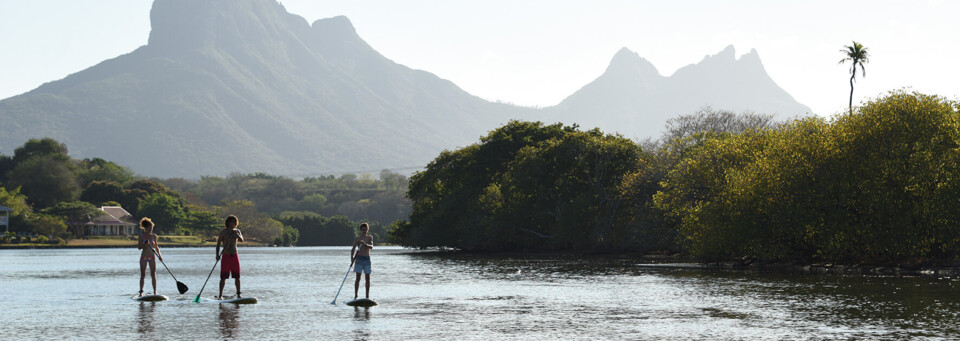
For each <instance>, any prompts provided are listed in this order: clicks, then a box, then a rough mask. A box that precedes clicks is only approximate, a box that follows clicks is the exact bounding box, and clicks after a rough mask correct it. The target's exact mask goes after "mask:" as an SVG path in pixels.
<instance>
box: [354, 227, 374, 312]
mask: <svg viewBox="0 0 960 341" xmlns="http://www.w3.org/2000/svg"><path fill="white" fill-rule="evenodd" d="M369 231H370V226H369V225H367V223H366V222H363V223H361V224H360V236H358V237H357V239H354V241H353V248H351V249H350V260H351V261H352V262H353V264H354V267H353V272H356V273H357V281H356V282H354V283H353V299H357V292H358V291H360V274H361V273H363V274H364V275H365V276H364V277H365V278H366V284H367V298H370V272H371V270H372V269H371V267H370V266H371V263H370V250H372V249H373V236H371V235H369V234H367V233H368V232H369ZM354 251H356V252H354Z"/></svg>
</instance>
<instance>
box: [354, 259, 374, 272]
mask: <svg viewBox="0 0 960 341" xmlns="http://www.w3.org/2000/svg"><path fill="white" fill-rule="evenodd" d="M354 262H355V263H354V267H353V272H356V273H361V272H362V273H365V274H369V273H370V272H371V270H372V269H371V268H370V265H371V264H370V256H357V259H356V260H355V261H354Z"/></svg>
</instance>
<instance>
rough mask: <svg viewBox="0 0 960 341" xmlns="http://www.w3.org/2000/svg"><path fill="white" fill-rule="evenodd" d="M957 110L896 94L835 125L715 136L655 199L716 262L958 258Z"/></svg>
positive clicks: (690, 244) (693, 246) (800, 124)
mask: <svg viewBox="0 0 960 341" xmlns="http://www.w3.org/2000/svg"><path fill="white" fill-rule="evenodd" d="M957 115H958V112H957V104H956V103H955V102H950V101H947V100H945V99H943V98H940V97H935V96H927V95H922V94H916V93H905V92H894V93H891V94H890V95H888V96H886V97H884V98H881V99H878V100H875V101H871V102H869V103H867V104H866V105H864V106H863V107H861V108H859V109H858V110H857V111H856V112H854V113H846V114H843V115H840V116H838V117H836V118H835V119H834V120H833V121H832V122H827V121H824V120H822V119H816V118H810V119H803V120H797V121H794V122H791V123H787V124H784V125H781V126H780V127H778V128H777V129H773V130H763V131H753V132H747V133H744V134H737V135H729V136H722V137H719V138H715V139H711V140H709V141H706V142H705V143H703V144H701V145H699V146H697V147H696V148H695V149H694V150H692V151H691V154H690V156H688V157H685V158H684V161H683V162H682V163H681V164H680V165H679V166H678V167H677V168H675V169H674V170H673V171H672V172H671V173H670V174H669V175H668V176H667V177H666V178H665V179H664V181H663V182H662V185H663V187H662V188H661V190H660V191H659V192H658V193H657V194H655V195H654V197H653V198H654V202H655V203H656V204H657V207H658V208H660V209H662V210H663V211H664V212H665V214H666V215H667V216H670V217H675V218H676V219H677V225H678V231H679V234H680V236H681V239H680V242H681V246H683V247H685V248H686V249H687V250H689V251H690V252H691V253H692V254H694V255H697V256H699V257H702V258H704V259H730V258H733V257H741V256H749V257H756V258H759V259H763V260H771V261H783V260H787V261H816V260H829V261H848V262H901V261H909V260H911V259H946V258H949V257H953V256H956V255H958V254H960V248H958V244H957V240H958V238H957V236H958V235H960V229H958V228H957V226H960V216H958V215H957V212H960V200H958V199H960V197H958V193H960V192H958V191H957V181H958V179H960V174H958V173H957V172H958V171H960V168H958V161H960V154H958V150H957V148H958V143H960V135H958V117H957ZM704 179H709V181H706V182H704Z"/></svg>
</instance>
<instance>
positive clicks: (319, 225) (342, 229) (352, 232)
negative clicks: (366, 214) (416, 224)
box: [279, 212, 387, 246]
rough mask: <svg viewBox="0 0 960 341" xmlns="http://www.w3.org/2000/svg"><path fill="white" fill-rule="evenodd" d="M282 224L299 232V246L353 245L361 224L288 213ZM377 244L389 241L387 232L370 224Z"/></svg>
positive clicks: (282, 218)
mask: <svg viewBox="0 0 960 341" xmlns="http://www.w3.org/2000/svg"><path fill="white" fill-rule="evenodd" d="M279 220H280V222H282V223H283V224H284V225H286V226H290V227H291V228H293V229H294V231H297V234H298V235H297V236H298V237H299V239H298V240H297V245H309V246H346V245H352V244H353V239H354V238H355V237H356V236H357V235H359V232H358V231H359V230H358V229H359V227H360V222H357V221H351V220H350V219H349V218H347V217H345V216H333V217H329V218H327V217H323V216H320V215H316V214H309V213H307V214H303V213H294V212H287V213H284V214H283V215H282V216H281V217H280V219H279ZM369 233H370V234H371V235H373V237H374V241H375V242H376V243H383V242H386V241H387V238H386V231H385V229H384V228H383V226H382V225H381V224H379V223H371V224H370V232H369Z"/></svg>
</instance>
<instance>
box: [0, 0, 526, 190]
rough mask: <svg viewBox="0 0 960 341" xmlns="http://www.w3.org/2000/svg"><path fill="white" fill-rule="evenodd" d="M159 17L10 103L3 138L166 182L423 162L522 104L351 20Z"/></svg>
mask: <svg viewBox="0 0 960 341" xmlns="http://www.w3.org/2000/svg"><path fill="white" fill-rule="evenodd" d="M150 18H151V21H152V31H151V33H150V40H149V43H148V44H147V45H146V46H143V47H141V48H139V49H137V50H135V51H133V52H131V53H129V54H126V55H123V56H119V57H117V58H114V59H111V60H107V61H104V62H102V63H100V64H98V65H96V66H94V67H91V68H89V69H86V70H83V71H80V72H78V73H75V74H72V75H70V76H68V77H67V78H65V79H63V80H60V81H56V82H51V83H47V84H44V85H43V86H41V87H39V88H37V89H35V90H33V91H30V92H28V93H26V94H23V95H20V96H16V97H12V98H9V99H6V100H4V101H2V102H0V117H3V118H4V121H5V124H4V125H0V136H2V137H0V145H2V146H4V148H5V150H6V149H11V148H12V146H17V145H19V144H22V143H23V142H24V141H25V140H27V139H28V138H31V137H53V138H55V139H57V140H59V141H61V142H64V143H66V144H67V145H68V146H70V149H71V153H73V154H74V155H78V156H80V157H89V156H101V157H105V158H109V159H110V160H115V161H117V162H118V163H120V164H123V165H129V166H130V167H131V168H132V169H134V170H135V171H137V172H138V173H140V174H145V175H152V176H163V177H172V176H183V177H198V176H200V175H205V174H206V175H213V174H228V173H230V172H254V171H265V172H270V173H273V174H287V175H298V174H303V175H315V174H320V173H331V172H337V171H351V170H354V171H359V170H374V171H373V172H377V171H379V169H382V168H398V167H411V166H423V165H425V164H426V163H427V162H428V161H429V160H431V159H432V158H433V157H435V156H436V155H437V154H438V153H439V152H440V151H442V150H443V149H445V148H453V147H455V146H458V145H465V144H468V143H471V142H473V141H475V140H476V139H477V138H478V137H479V136H480V135H481V134H484V133H485V132H486V131H488V130H490V129H493V128H495V127H496V126H498V125H499V124H501V123H505V122H506V121H507V120H508V118H509V117H510V116H512V115H511V114H510V110H522V109H516V108H511V107H508V106H506V105H501V104H494V103H489V102H487V101H484V100H482V99H480V98H477V97H475V96H472V95H470V94H468V93H466V92H464V91H462V90H461V89H460V88H458V87H457V86H456V85H454V84H453V83H451V82H449V81H446V80H443V79H440V78H438V77H436V76H434V75H432V74H430V73H427V72H424V71H418V70H412V69H410V68H407V67H405V66H403V65H399V64H396V63H394V62H392V61H390V60H389V59H387V58H385V57H384V56H382V55H380V54H379V53H377V52H376V51H375V50H373V49H372V48H371V47H370V46H369V45H367V43H366V42H364V41H363V40H362V39H360V37H359V36H357V34H356V31H355V30H354V28H353V26H352V25H351V23H350V21H349V20H348V19H347V18H345V17H336V18H331V19H324V20H318V21H316V22H314V23H313V25H308V24H307V22H306V21H305V20H304V19H303V18H301V17H299V16H296V15H292V14H289V13H287V12H286V10H285V9H284V8H283V7H282V6H281V5H280V4H278V3H277V2H276V1H272V0H231V1H195V0H157V1H156V2H154V5H153V9H152V11H151V13H150ZM7 146H9V147H7ZM7 152H8V153H9V152H10V150H7Z"/></svg>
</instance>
